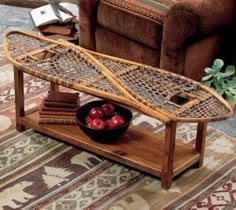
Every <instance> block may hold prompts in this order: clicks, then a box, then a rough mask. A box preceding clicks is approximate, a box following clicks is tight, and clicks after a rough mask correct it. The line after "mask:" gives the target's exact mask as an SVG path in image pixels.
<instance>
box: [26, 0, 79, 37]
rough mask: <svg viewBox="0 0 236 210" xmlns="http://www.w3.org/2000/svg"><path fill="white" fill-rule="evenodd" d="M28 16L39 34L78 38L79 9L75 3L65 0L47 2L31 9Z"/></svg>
mask: <svg viewBox="0 0 236 210" xmlns="http://www.w3.org/2000/svg"><path fill="white" fill-rule="evenodd" d="M30 16H31V18H32V20H33V23H34V25H35V30H37V31H38V33H39V34H41V35H44V36H47V37H48V38H52V39H58V38H63V39H66V40H68V41H73V40H78V35H79V24H78V18H79V17H78V16H79V9H78V6H77V5H76V4H72V3H66V2H63V3H55V4H48V5H45V6H42V7H39V8H36V9H33V10H32V11H31V12H30Z"/></svg>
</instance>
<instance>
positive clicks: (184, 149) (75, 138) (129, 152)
mask: <svg viewBox="0 0 236 210" xmlns="http://www.w3.org/2000/svg"><path fill="white" fill-rule="evenodd" d="M38 119H39V118H38V112H37V111H36V112H34V113H31V114H29V115H26V116H23V117H20V119H19V123H20V124H22V125H24V126H26V127H30V128H33V129H35V130H37V131H39V132H42V133H45V134H47V135H50V136H53V137H55V138H58V139H61V140H63V141H65V142H69V143H72V144H74V145H76V146H79V147H81V148H83V149H86V150H88V151H91V152H93V153H96V154H99V155H102V156H104V157H107V158H110V159H112V160H115V161H118V162H120V163H122V164H125V165H128V166H132V167H134V168H137V169H139V170H142V171H144V172H147V173H150V174H153V175H155V176H159V177H161V171H162V161H163V155H164V154H163V150H164V149H163V142H164V141H163V136H161V135H160V134H156V133H152V132H150V131H147V130H144V129H142V128H140V127H134V126H130V127H129V129H128V130H127V132H126V133H125V134H124V135H123V136H121V137H120V138H119V139H118V141H117V142H116V143H114V144H104V143H99V142H96V141H94V140H92V139H91V138H90V137H88V136H87V135H86V134H84V132H83V131H81V129H80V128H79V126H77V125H54V124H39V123H38ZM199 158H200V157H199V154H198V153H196V152H195V151H194V149H193V147H192V146H191V145H187V144H183V143H181V142H179V141H177V142H176V146H175V154H174V170H173V177H174V176H176V175H177V174H179V173H180V172H182V171H183V170H185V169H186V168H188V167H190V166H191V165H193V164H194V163H196V162H198V161H199Z"/></svg>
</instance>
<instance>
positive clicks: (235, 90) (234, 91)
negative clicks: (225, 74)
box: [228, 87, 236, 95]
mask: <svg viewBox="0 0 236 210" xmlns="http://www.w3.org/2000/svg"><path fill="white" fill-rule="evenodd" d="M228 90H229V92H230V93H231V94H232V95H235V94H236V89H234V88H232V87H229V88H228Z"/></svg>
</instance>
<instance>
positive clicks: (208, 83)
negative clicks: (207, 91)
mask: <svg viewBox="0 0 236 210" xmlns="http://www.w3.org/2000/svg"><path fill="white" fill-rule="evenodd" d="M212 82H213V80H209V81H207V82H204V83H203V84H204V85H206V86H207V87H211V84H212Z"/></svg>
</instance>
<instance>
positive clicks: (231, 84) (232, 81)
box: [229, 77, 236, 88]
mask: <svg viewBox="0 0 236 210" xmlns="http://www.w3.org/2000/svg"><path fill="white" fill-rule="evenodd" d="M229 85H230V86H231V87H233V88H236V78H235V77H234V78H233V79H232V80H230V81H229Z"/></svg>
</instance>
